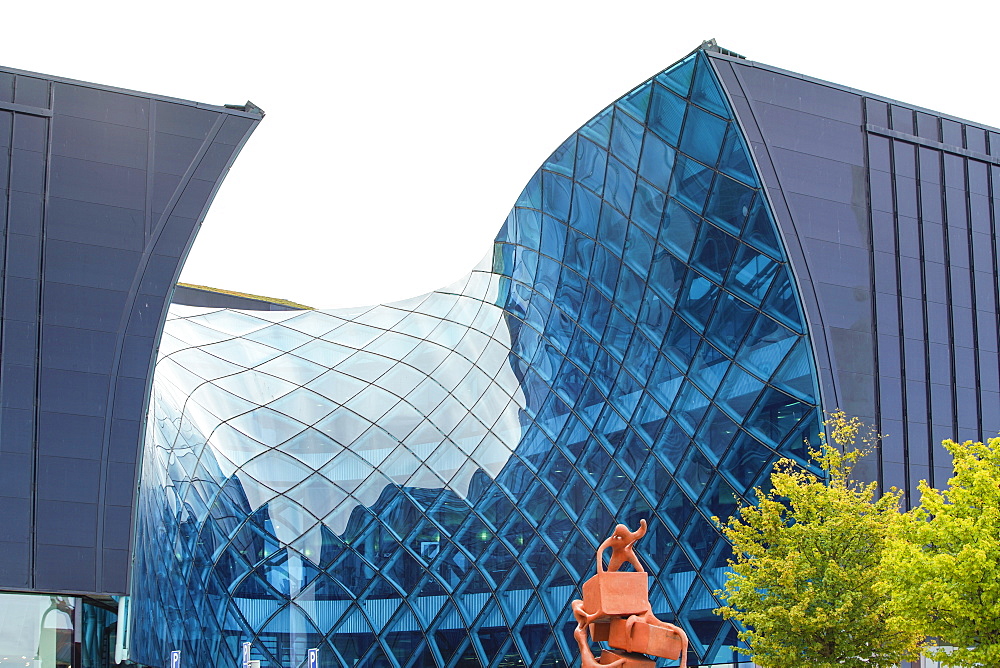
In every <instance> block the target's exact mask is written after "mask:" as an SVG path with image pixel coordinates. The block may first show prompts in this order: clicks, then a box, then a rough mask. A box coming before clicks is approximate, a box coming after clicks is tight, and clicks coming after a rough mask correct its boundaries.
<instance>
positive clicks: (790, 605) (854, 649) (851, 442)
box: [715, 411, 923, 668]
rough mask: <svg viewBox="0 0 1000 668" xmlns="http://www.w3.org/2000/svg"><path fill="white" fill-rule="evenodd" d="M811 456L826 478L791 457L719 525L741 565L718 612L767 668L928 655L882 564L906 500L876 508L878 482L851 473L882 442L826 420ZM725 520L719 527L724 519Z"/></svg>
mask: <svg viewBox="0 0 1000 668" xmlns="http://www.w3.org/2000/svg"><path fill="white" fill-rule="evenodd" d="M825 425H826V427H827V429H828V430H829V432H830V437H831V439H832V440H833V442H834V443H835V444H836V446H837V447H835V446H834V445H831V444H829V443H828V442H827V441H826V439H825V438H823V442H822V444H821V446H820V449H819V450H812V451H811V456H812V458H813V460H814V461H815V462H816V463H817V464H818V465H819V467H820V468H821V469H822V470H823V471H824V472H825V473H826V480H825V481H824V480H823V479H821V478H819V477H818V476H816V475H813V474H812V473H810V472H808V471H806V470H803V468H802V467H801V466H800V465H799V464H797V463H795V462H793V461H791V460H788V459H783V460H781V461H779V462H778V463H777V464H775V467H774V472H773V473H772V474H771V487H772V488H771V489H770V490H769V491H764V490H760V489H757V490H755V492H756V495H757V498H758V503H757V505H755V506H745V507H743V508H741V509H740V510H739V512H738V513H737V514H736V515H735V516H734V517H732V518H731V519H730V520H728V521H727V522H726V523H725V524H720V526H721V528H722V531H723V533H724V534H725V536H726V538H728V539H729V541H730V543H732V546H733V553H734V559H732V560H730V562H729V564H730V568H731V572H730V573H728V577H727V580H726V583H725V589H724V590H721V591H719V592H716V593H717V594H718V595H719V596H721V597H722V598H723V600H724V601H725V602H726V605H724V606H723V607H721V608H719V609H718V610H716V611H715V612H716V614H719V615H722V616H723V617H725V618H727V619H736V620H738V621H739V622H740V623H741V624H742V625H743V627H744V629H745V630H744V631H742V632H741V633H740V639H741V640H743V641H745V642H746V643H747V644H748V645H749V650H747V649H739V648H736V649H739V651H741V652H742V653H746V654H749V655H750V656H751V657H752V658H753V660H754V661H755V662H757V663H758V664H760V665H761V666H764V667H765V668H800V667H801V666H805V665H812V666H831V667H832V666H837V667H838V668H845V667H846V668H879V667H882V666H896V665H898V663H899V662H900V661H901V660H903V659H913V658H916V655H917V654H918V653H919V647H920V644H921V642H922V639H923V634H921V633H919V631H917V630H914V629H913V628H912V624H911V623H910V622H909V620H908V619H907V618H905V617H902V616H900V615H898V614H896V613H895V612H894V609H893V608H892V607H891V606H890V596H889V594H888V593H887V592H886V590H885V588H884V587H880V580H881V578H882V558H883V555H884V553H885V552H886V549H887V546H888V543H889V541H890V540H891V537H892V536H893V535H895V534H896V533H897V530H898V524H899V523H900V522H901V521H902V520H901V515H900V512H899V499H900V493H899V492H898V491H896V490H895V489H893V490H892V491H891V492H889V493H887V494H885V495H883V496H882V497H881V498H879V499H877V500H875V498H874V497H875V488H876V485H875V483H871V484H861V483H858V482H855V481H852V480H851V478H850V475H851V470H852V469H853V468H854V466H855V464H856V463H857V461H858V460H859V459H860V458H861V457H862V456H864V455H865V454H867V453H868V452H870V451H871V449H872V448H873V447H874V446H875V444H876V442H877V440H878V436H877V434H876V433H875V432H874V431H871V430H868V431H867V432H866V433H860V432H861V431H862V425H861V423H860V421H859V420H857V418H852V419H848V418H847V417H846V415H845V414H844V413H843V412H842V411H838V412H836V413H833V414H832V415H830V418H829V419H828V420H827V421H826V422H825ZM716 521H717V522H718V520H716Z"/></svg>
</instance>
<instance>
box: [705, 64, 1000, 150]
mask: <svg viewBox="0 0 1000 668" xmlns="http://www.w3.org/2000/svg"><path fill="white" fill-rule="evenodd" d="M705 53H706V55H708V56H709V57H711V58H718V59H719V60H728V61H730V62H734V63H739V64H741V65H744V66H747V67H753V68H756V69H759V70H766V71H768V72H774V73H776V74H782V75H784V76H787V77H792V78H793V79H799V80H801V81H807V82H809V83H813V84H818V85H820V86H825V87H827V88H832V89H834V90H839V91H843V92H845V93H853V94H854V95H860V96H861V97H866V98H870V99H872V100H878V101H880V102H887V103H889V104H895V105H899V106H901V107H906V108H908V109H912V110H914V111H921V112H923V113H925V114H931V115H932V116H937V117H939V118H945V119H947V120H950V121H955V122H957V123H963V124H965V125H971V126H973V127H976V128H979V129H981V130H987V131H992V132H998V133H1000V128H996V127H994V126H992V125H986V124H984V123H980V122H978V121H970V120H969V119H967V118H961V117H959V116H952V115H951V114H945V113H942V112H940V111H935V110H934V109H928V108H927V107H919V106H917V105H915V104H911V103H909V102H904V101H902V100H896V99H893V98H891V97H886V96H884V95H878V94H876V93H869V92H868V91H864V90H860V89H858V88H851V87H850V86H844V85H843V84H838V83H833V82H832V81H826V80H824V79H817V78H816V77H811V76H807V75H805V74H799V73H798V72H792V71H791V70H783V69H781V68H780V67H775V66H773V65H766V64H764V63H760V62H757V61H756V60H750V59H747V58H734V57H732V56H728V55H726V54H724V53H720V52H719V51H711V50H707V49H706V50H705Z"/></svg>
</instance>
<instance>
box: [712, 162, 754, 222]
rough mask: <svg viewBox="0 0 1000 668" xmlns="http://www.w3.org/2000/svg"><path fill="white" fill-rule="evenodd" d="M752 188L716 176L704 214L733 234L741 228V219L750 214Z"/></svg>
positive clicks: (752, 195)
mask: <svg viewBox="0 0 1000 668" xmlns="http://www.w3.org/2000/svg"><path fill="white" fill-rule="evenodd" d="M753 197H754V190H753V189H751V188H747V187H746V186H744V185H743V184H741V183H739V182H737V181H733V180H732V179H727V178H725V177H723V176H718V177H716V179H715V183H713V184H712V194H711V195H710V196H709V198H708V207H707V209H706V210H705V215H706V216H707V217H708V218H709V219H710V220H711V221H712V222H714V223H718V224H719V225H721V226H722V227H724V228H726V229H727V230H729V231H730V232H732V233H733V234H739V233H740V232H741V231H742V230H743V221H744V220H746V217H747V216H748V215H749V214H750V205H751V202H752V201H753Z"/></svg>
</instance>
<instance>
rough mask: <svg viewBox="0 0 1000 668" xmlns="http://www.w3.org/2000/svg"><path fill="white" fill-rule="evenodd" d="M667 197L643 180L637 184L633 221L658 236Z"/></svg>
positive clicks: (633, 204) (633, 205)
mask: <svg viewBox="0 0 1000 668" xmlns="http://www.w3.org/2000/svg"><path fill="white" fill-rule="evenodd" d="M665 200H666V196H665V195H664V194H663V193H662V192H660V191H659V190H657V189H656V188H654V187H653V186H651V185H649V184H648V183H646V182H645V181H643V180H642V179H638V180H637V181H636V184H635V199H634V200H633V201H632V220H633V221H635V222H637V223H639V225H641V226H642V229H644V230H646V232H647V233H648V234H650V235H652V236H654V237H655V236H656V235H657V233H658V232H659V229H660V218H661V217H662V216H663V205H664V201H665Z"/></svg>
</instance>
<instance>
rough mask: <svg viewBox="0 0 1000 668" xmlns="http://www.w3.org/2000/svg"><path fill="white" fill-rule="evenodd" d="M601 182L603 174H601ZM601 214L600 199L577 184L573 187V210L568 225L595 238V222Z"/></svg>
mask: <svg viewBox="0 0 1000 668" xmlns="http://www.w3.org/2000/svg"><path fill="white" fill-rule="evenodd" d="M602 182H603V174H602ZM600 214H601V198H600V197H598V196H597V195H595V194H594V193H592V192H590V191H589V190H587V189H586V188H581V187H580V185H579V184H576V185H574V186H573V208H572V212H571V214H570V220H569V224H570V225H572V226H573V227H574V228H576V229H578V230H580V231H581V232H583V233H584V234H586V235H587V236H589V237H596V236H597V220H598V217H599V216H600Z"/></svg>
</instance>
